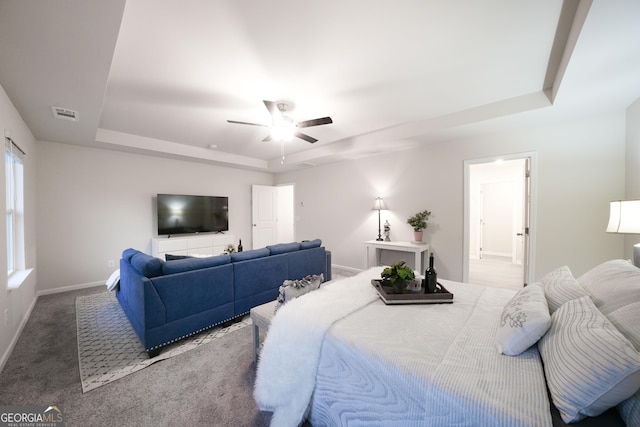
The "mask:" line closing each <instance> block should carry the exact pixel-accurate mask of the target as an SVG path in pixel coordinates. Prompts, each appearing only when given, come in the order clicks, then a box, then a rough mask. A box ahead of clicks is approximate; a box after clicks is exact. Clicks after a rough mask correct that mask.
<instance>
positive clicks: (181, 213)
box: [157, 194, 229, 236]
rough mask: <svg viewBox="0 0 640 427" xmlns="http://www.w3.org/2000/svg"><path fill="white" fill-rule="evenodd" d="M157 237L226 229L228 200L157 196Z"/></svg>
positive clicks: (171, 195) (227, 228) (210, 197)
mask: <svg viewBox="0 0 640 427" xmlns="http://www.w3.org/2000/svg"><path fill="white" fill-rule="evenodd" d="M157 211H158V235H159V236H161V235H165V234H168V235H172V234H191V233H210V232H223V231H228V230H229V198H228V197H216V196H188V195H183V194H158V199H157Z"/></svg>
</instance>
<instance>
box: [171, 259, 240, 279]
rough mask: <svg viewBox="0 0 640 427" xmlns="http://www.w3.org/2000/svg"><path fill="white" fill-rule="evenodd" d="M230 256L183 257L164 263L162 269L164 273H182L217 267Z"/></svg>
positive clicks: (226, 261)
mask: <svg viewBox="0 0 640 427" xmlns="http://www.w3.org/2000/svg"><path fill="white" fill-rule="evenodd" d="M230 262H231V257H229V255H217V256H209V257H205V258H195V257H190V258H183V259H177V260H174V261H167V262H165V263H164V266H163V268H162V271H163V272H164V274H175V273H183V272H185V271H191V270H202V269H203V268H210V267H217V266H219V265H225V264H229V263H230Z"/></svg>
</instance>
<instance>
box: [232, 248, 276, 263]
mask: <svg viewBox="0 0 640 427" xmlns="http://www.w3.org/2000/svg"><path fill="white" fill-rule="evenodd" d="M269 255H270V252H269V249H267V248H262V249H252V250H250V251H244V252H234V253H232V254H231V262H238V261H246V260H248V259H255V258H264V257H266V256H269Z"/></svg>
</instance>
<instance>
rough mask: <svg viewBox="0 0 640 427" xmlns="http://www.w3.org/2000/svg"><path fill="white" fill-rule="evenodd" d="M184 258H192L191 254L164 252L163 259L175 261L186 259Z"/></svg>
mask: <svg viewBox="0 0 640 427" xmlns="http://www.w3.org/2000/svg"><path fill="white" fill-rule="evenodd" d="M186 258H193V257H192V256H189V255H171V254H164V259H165V261H175V260H177V259H186Z"/></svg>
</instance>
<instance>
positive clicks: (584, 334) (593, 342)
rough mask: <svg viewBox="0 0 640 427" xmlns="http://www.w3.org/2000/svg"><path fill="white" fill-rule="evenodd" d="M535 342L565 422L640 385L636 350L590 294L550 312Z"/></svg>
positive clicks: (599, 409)
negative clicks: (546, 326)
mask: <svg viewBox="0 0 640 427" xmlns="http://www.w3.org/2000/svg"><path fill="white" fill-rule="evenodd" d="M538 348H539V349H540V355H541V356H542V360H543V362H544V372H545V376H546V378H547V385H548V386H549V391H550V392H551V397H552V399H553V403H554V404H555V405H556V407H557V408H558V410H559V411H560V415H561V416H562V419H563V420H564V422H566V423H571V422H574V421H579V420H581V419H583V418H584V417H585V416H596V415H599V414H601V413H602V412H604V411H606V410H607V409H609V408H611V407H613V406H615V405H617V404H618V403H620V402H622V401H623V400H625V399H627V398H628V397H629V396H631V395H633V394H634V393H635V392H636V391H637V390H638V389H639V388H640V353H638V352H637V351H636V350H635V348H634V347H633V345H632V344H631V343H630V342H629V341H628V340H627V339H626V338H625V337H624V336H623V335H622V334H621V333H620V332H619V331H618V330H617V329H616V328H615V327H614V326H613V325H612V324H611V322H610V321H609V320H608V319H607V318H606V317H605V316H604V315H603V314H602V313H600V311H598V309H597V308H596V306H595V305H594V304H593V301H591V298H590V297H589V296H586V297H582V298H578V299H575V300H571V301H569V302H567V303H565V304H564V305H562V306H561V307H560V308H559V309H558V311H556V312H555V313H554V314H553V315H552V316H551V328H550V329H549V331H548V332H547V333H546V335H545V336H544V337H542V339H541V340H540V341H539V342H538Z"/></svg>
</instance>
